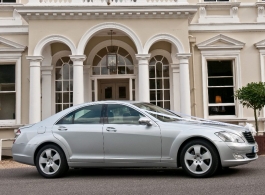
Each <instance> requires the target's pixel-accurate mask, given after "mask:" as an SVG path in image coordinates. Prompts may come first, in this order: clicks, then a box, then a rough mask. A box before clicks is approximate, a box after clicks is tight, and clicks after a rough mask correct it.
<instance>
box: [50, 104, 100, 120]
mask: <svg viewBox="0 0 265 195" xmlns="http://www.w3.org/2000/svg"><path fill="white" fill-rule="evenodd" d="M96 105H101V116H100V122H99V123H98V124H102V125H103V118H104V115H103V114H104V109H105V104H90V105H85V106H82V107H78V108H76V109H75V110H71V111H70V112H68V113H66V114H65V115H63V116H62V117H61V118H59V119H58V120H57V121H56V122H55V123H54V125H95V124H97V123H74V118H72V122H71V123H63V124H59V122H60V121H61V120H62V119H63V118H65V117H66V116H68V115H70V114H71V115H73V113H74V114H75V113H76V112H78V111H80V110H82V109H84V108H86V107H90V106H96Z"/></svg>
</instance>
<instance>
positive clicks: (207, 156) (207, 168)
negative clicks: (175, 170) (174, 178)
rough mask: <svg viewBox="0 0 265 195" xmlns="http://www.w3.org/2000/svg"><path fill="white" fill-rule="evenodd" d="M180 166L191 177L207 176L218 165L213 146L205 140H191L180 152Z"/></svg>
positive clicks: (211, 173)
mask: <svg viewBox="0 0 265 195" xmlns="http://www.w3.org/2000/svg"><path fill="white" fill-rule="evenodd" d="M180 158H181V159H180V161H181V166H182V168H183V169H184V170H185V171H186V173H188V174H189V175H190V176H192V177H209V176H211V175H213V174H214V173H215V172H216V171H217V169H218V166H219V159H218V153H217V150H216V149H215V147H214V146H213V145H212V144H210V143H209V142H207V141H205V140H200V139H198V140H192V141H191V142H189V143H187V144H186V145H185V146H184V147H183V149H182V151H181V154H180Z"/></svg>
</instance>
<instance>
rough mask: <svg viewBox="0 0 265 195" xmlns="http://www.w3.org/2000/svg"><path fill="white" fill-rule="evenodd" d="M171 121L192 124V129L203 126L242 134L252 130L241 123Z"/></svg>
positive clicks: (206, 128) (203, 127)
mask: <svg viewBox="0 0 265 195" xmlns="http://www.w3.org/2000/svg"><path fill="white" fill-rule="evenodd" d="M171 123H178V124H183V125H188V126H190V129H194V128H201V129H205V130H213V131H230V132H233V133H237V134H238V133H239V134H242V132H246V131H248V132H250V130H249V129H248V128H245V127H243V126H239V125H231V124H228V123H218V122H216V123H214V122H213V123H211V122H201V121H195V120H194V121H193V120H192V121H189V120H187V121H185V120H183V121H173V122H171Z"/></svg>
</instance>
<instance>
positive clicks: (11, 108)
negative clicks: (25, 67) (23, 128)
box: [0, 64, 16, 120]
mask: <svg viewBox="0 0 265 195" xmlns="http://www.w3.org/2000/svg"><path fill="white" fill-rule="evenodd" d="M15 77H16V76H15V65H14V64H7V65H4V64H2V65H0V120H10V119H15V118H16V87H15Z"/></svg>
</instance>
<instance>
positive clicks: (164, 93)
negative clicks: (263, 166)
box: [149, 55, 170, 109]
mask: <svg viewBox="0 0 265 195" xmlns="http://www.w3.org/2000/svg"><path fill="white" fill-rule="evenodd" d="M169 83H170V82H169V63H168V60H167V59H166V58H165V57H164V56H161V55H156V56H154V57H153V58H152V59H151V60H150V62H149V84H150V102H151V103H152V104H155V105H157V106H161V107H163V108H166V109H170V91H169V90H170V84H169Z"/></svg>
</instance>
